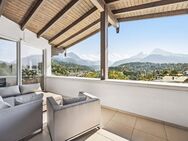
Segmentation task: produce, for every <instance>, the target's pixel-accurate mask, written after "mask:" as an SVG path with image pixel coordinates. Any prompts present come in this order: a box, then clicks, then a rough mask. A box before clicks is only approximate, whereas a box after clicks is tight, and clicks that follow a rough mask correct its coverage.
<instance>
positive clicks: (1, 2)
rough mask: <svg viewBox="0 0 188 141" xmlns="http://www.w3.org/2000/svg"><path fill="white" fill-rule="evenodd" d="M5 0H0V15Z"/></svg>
mask: <svg viewBox="0 0 188 141" xmlns="http://www.w3.org/2000/svg"><path fill="white" fill-rule="evenodd" d="M5 1H6V0H0V17H1V15H3V10H4V8H5Z"/></svg>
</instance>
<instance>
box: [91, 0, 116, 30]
mask: <svg viewBox="0 0 188 141" xmlns="http://www.w3.org/2000/svg"><path fill="white" fill-rule="evenodd" d="M90 1H91V2H92V3H93V5H95V6H96V7H97V8H98V9H99V11H100V12H103V11H104V6H105V5H106V7H107V12H108V21H109V23H110V24H111V25H113V26H114V27H115V28H119V23H118V20H117V19H116V16H115V15H114V14H113V13H112V11H111V9H110V7H109V6H108V5H107V4H106V2H105V1H104V0H90Z"/></svg>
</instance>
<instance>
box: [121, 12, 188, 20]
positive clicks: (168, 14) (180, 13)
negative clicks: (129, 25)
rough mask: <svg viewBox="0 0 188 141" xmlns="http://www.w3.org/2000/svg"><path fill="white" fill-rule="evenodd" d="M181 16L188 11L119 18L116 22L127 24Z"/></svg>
mask: <svg viewBox="0 0 188 141" xmlns="http://www.w3.org/2000/svg"><path fill="white" fill-rule="evenodd" d="M182 14H188V9H181V10H174V11H168V12H160V13H155V14H147V15H140V16H133V17H127V18H120V19H118V21H119V22H127V21H135V20H142V19H151V18H160V17H166V16H177V15H182Z"/></svg>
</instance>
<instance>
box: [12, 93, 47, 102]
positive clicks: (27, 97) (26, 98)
mask: <svg viewBox="0 0 188 141" xmlns="http://www.w3.org/2000/svg"><path fill="white" fill-rule="evenodd" d="M42 98H43V94H35V93H32V94H27V95H21V96H17V97H15V105H20V104H24V103H29V102H32V101H36V100H42Z"/></svg>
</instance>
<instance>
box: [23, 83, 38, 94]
mask: <svg viewBox="0 0 188 141" xmlns="http://www.w3.org/2000/svg"><path fill="white" fill-rule="evenodd" d="M20 91H21V93H22V94H28V93H34V92H41V91H42V89H41V87H40V83H36V84H27V85H20Z"/></svg>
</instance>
